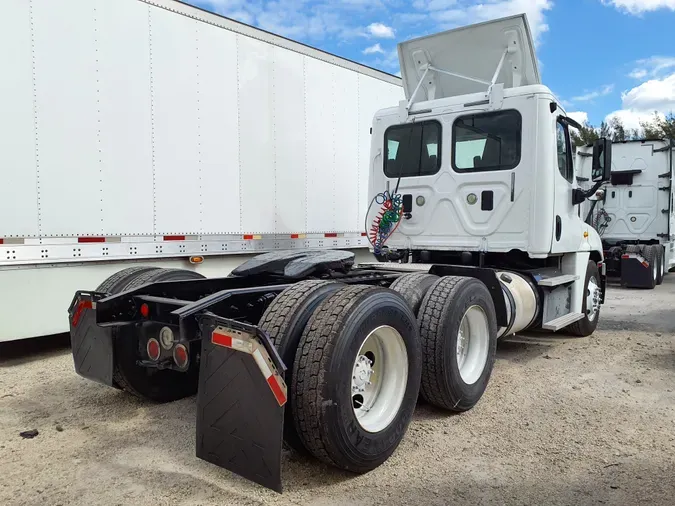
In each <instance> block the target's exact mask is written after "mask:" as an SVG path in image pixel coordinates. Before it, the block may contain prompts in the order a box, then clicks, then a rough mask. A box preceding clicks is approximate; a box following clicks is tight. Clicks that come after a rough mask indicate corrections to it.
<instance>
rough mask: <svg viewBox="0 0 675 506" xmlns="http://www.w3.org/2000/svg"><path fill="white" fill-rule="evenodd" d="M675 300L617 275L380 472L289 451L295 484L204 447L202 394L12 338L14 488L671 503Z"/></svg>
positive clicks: (411, 501)
mask: <svg viewBox="0 0 675 506" xmlns="http://www.w3.org/2000/svg"><path fill="white" fill-rule="evenodd" d="M674 305H675V274H671V275H669V276H668V277H666V280H665V282H664V285H663V286H661V287H658V288H657V289H656V290H654V291H637V290H625V289H621V288H619V287H611V288H610V291H609V294H608V301H607V304H606V305H605V307H604V308H603V314H602V318H601V323H600V326H599V329H598V331H597V332H596V333H595V334H594V335H593V336H591V337H590V338H585V339H574V338H570V337H566V336H561V335H555V336H553V335H545V334H544V335H538V336H522V337H518V338H517V339H514V340H510V341H507V342H503V343H502V344H501V345H500V347H499V351H498V360H497V364H496V366H495V371H494V374H493V379H492V382H491V383H490V385H489V387H488V390H487V392H486V394H485V396H484V397H483V399H482V400H481V402H480V403H479V404H478V405H477V406H476V407H475V408H474V409H473V410H472V411H470V412H468V413H465V414H462V415H455V416H449V415H447V414H446V413H443V412H440V411H438V410H435V409H432V408H430V407H429V406H425V405H422V404H420V405H419V406H418V409H417V412H416V415H415V419H414V422H413V423H412V425H411V427H410V430H409V432H408V434H407V435H406V437H405V439H404V441H403V442H402V444H401V446H400V447H399V449H398V450H397V451H396V453H395V454H394V455H393V457H392V458H391V459H390V460H389V461H387V462H386V463H385V464H384V465H383V466H381V467H380V468H378V469H376V470H375V471H373V472H371V473H370V474H368V475H364V476H352V475H348V474H345V473H342V472H339V471H337V470H335V469H333V468H329V467H327V466H324V465H321V464H319V463H317V462H315V461H314V460H311V459H309V458H303V457H297V456H294V455H291V454H287V455H285V456H284V461H283V478H284V486H285V492H284V494H283V495H278V494H276V493H274V492H271V491H268V490H266V489H262V488H260V487H258V486H256V485H254V484H251V483H250V482H247V481H245V480H243V479H240V478H238V477H236V476H234V475H232V474H231V473H229V472H227V471H225V470H222V469H219V468H217V467H215V466H212V465H210V464H208V463H206V462H203V461H201V460H199V459H197V458H196V457H195V455H194V422H195V400H194V399H186V400H183V401H179V402H175V403H172V404H166V405H159V406H157V405H148V404H145V403H142V402H140V401H137V400H135V399H132V398H130V397H129V396H127V395H125V394H123V393H119V392H117V391H115V390H112V389H109V388H106V387H103V386H100V385H97V384H95V383H92V382H90V381H86V380H84V379H82V378H80V377H78V376H77V375H76V374H75V373H74V371H73V367H72V360H71V357H70V354H69V350H68V349H67V348H64V347H63V342H64V341H63V340H52V341H51V342H50V343H48V346H49V348H47V347H46V346H45V345H44V343H37V344H36V343H33V344H31V345H29V346H30V348H29V349H28V350H26V349H23V348H22V349H18V348H17V346H15V345H14V346H7V345H5V346H3V347H1V348H0V354H1V355H2V356H3V357H4V358H2V359H0V360H1V361H0V476H1V477H2V478H0V504H3V505H7V506H9V505H22V506H23V505H41V506H42V505H45V506H46V505H58V504H61V505H64V506H65V505H74V504H78V505H80V504H81V505H87V506H90V505H95V504H104V505H134V506H137V505H139V504H142V505H146V504H163V505H173V504H176V505H198V504H199V505H202V504H203V505H211V504H213V505H229V504H232V505H242V506H243V505H249V504H250V505H257V504H279V505H280V504H309V505H316V506H319V505H321V506H324V505H325V506H327V505H332V504H335V505H348V504H349V505H359V506H366V505H375V504H387V505H396V504H405V505H417V504H420V505H422V504H424V505H440V504H455V505H459V504H472V505H476V504H481V505H483V504H532V505H542V504H547V505H554V504H569V505H586V504H635V503H641V504H645V503H646V504H664V505H665V504H669V505H672V504H673V496H674V495H675V478H674V476H675V423H674V422H675V393H674V390H675V312H674V311H673V306H674ZM28 429H38V430H39V435H38V436H37V437H35V438H34V439H22V438H21V437H20V436H19V432H21V431H24V430H28Z"/></svg>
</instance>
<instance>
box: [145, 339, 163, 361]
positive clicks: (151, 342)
mask: <svg viewBox="0 0 675 506" xmlns="http://www.w3.org/2000/svg"><path fill="white" fill-rule="evenodd" d="M145 350H146V351H147V352H148V357H150V360H152V361H155V362H156V361H157V360H159V355H160V353H161V349H160V347H159V341H158V340H157V339H155V338H154V337H151V338H150V339H148V344H147V345H146V346H145Z"/></svg>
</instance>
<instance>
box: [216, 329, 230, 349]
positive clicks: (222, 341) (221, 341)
mask: <svg viewBox="0 0 675 506" xmlns="http://www.w3.org/2000/svg"><path fill="white" fill-rule="evenodd" d="M211 342H212V343H213V344H217V345H218V346H225V348H232V336H226V335H225V334H216V333H215V332H214V333H213V334H212V335H211Z"/></svg>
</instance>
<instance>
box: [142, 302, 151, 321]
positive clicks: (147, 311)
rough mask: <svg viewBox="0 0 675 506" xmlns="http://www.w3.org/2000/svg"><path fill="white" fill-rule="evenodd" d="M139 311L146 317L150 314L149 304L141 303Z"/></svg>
mask: <svg viewBox="0 0 675 506" xmlns="http://www.w3.org/2000/svg"><path fill="white" fill-rule="evenodd" d="M140 312H141V316H142V317H143V318H147V317H148V316H149V315H150V306H148V305H147V304H141V309H140Z"/></svg>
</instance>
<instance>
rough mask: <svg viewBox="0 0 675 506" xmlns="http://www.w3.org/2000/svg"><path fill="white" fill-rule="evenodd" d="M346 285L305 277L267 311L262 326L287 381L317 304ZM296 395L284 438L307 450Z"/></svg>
mask: <svg viewBox="0 0 675 506" xmlns="http://www.w3.org/2000/svg"><path fill="white" fill-rule="evenodd" d="M344 286H345V285H344V284H342V283H336V282H332V281H301V282H300V283H296V284H294V285H293V286H291V287H290V288H287V289H286V290H284V291H283V292H281V293H280V294H279V296H277V297H276V298H275V299H274V300H273V301H272V303H271V304H270V305H269V307H268V308H267V310H266V311H265V313H264V314H263V316H262V318H261V319H260V322H258V327H260V329H261V330H263V331H265V332H267V334H268V335H269V337H270V339H271V340H272V343H273V344H274V346H276V348H277V350H278V351H279V355H280V356H281V360H283V362H284V364H286V367H287V369H286V374H285V377H284V381H285V382H286V385H289V386H290V385H291V383H292V381H293V364H294V363H295V356H296V353H297V350H298V344H299V342H300V337H301V336H302V332H303V331H304V330H305V326H306V325H307V322H308V321H309V319H310V317H311V316H312V313H313V312H314V310H315V309H316V308H317V306H318V305H319V304H320V303H321V302H323V300H324V299H325V298H326V297H328V296H329V295H331V294H333V293H335V292H337V291H338V290H340V289H341V288H343V287H344ZM294 403H295V398H294V397H293V396H290V397H289V398H288V407H287V408H286V409H285V411H284V440H285V441H286V443H287V444H288V446H290V447H291V448H293V449H294V450H296V451H299V452H306V448H305V447H304V445H303V444H302V440H301V439H300V436H299V435H298V432H297V431H296V430H295V425H294V422H293V412H294V411H295V406H294Z"/></svg>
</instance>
